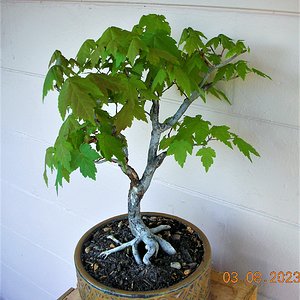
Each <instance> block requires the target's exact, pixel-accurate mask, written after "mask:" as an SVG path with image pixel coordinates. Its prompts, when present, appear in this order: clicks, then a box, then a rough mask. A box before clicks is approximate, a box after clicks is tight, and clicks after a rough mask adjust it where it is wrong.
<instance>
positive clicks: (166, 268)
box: [82, 216, 204, 291]
mask: <svg viewBox="0 0 300 300" xmlns="http://www.w3.org/2000/svg"><path fill="white" fill-rule="evenodd" d="M143 221H144V222H145V224H146V225H147V226H149V228H152V227H156V226H158V225H161V224H164V225H170V226H171V229H170V230H167V231H161V232H160V233H158V234H159V235H160V236H161V237H162V238H164V239H165V240H167V241H168V242H170V243H171V244H172V246H173V247H174V248H175V249H176V251H177V253H176V254H175V255H172V256H170V255H167V254H166V253H164V252H163V250H161V249H160V250H159V252H158V255H157V257H154V256H153V257H152V258H151V263H152V264H151V265H149V266H146V265H137V264H136V262H135V260H134V258H133V256H132V252H131V247H129V248H127V249H125V250H122V251H120V252H117V253H113V254H111V255H109V256H108V257H107V258H106V259H102V258H99V254H100V253H101V252H102V251H104V250H107V249H110V248H114V247H117V246H118V245H117V244H116V243H114V242H113V241H112V240H110V239H107V236H108V235H113V236H114V237H115V238H117V239H118V240H119V241H121V242H122V243H125V242H128V241H130V240H132V239H133V238H134V237H133V235H132V234H131V232H130V229H129V227H128V220H127V219H126V220H122V221H116V222H114V223H110V224H107V225H106V226H104V227H102V228H98V229H97V231H96V232H94V234H93V235H92V236H91V238H90V240H89V241H87V242H85V243H84V245H83V249H82V262H83V265H84V268H85V269H86V271H87V272H88V273H89V274H90V275H91V276H92V277H93V278H95V279H96V280H97V281H99V282H100V283H102V284H104V285H106V286H109V287H113V288H117V289H121V290H127V291H149V290H157V289H161V288H166V287H169V286H171V285H173V284H175V283H177V282H179V281H181V280H183V279H185V278H186V277H188V276H189V275H190V274H192V273H193V272H194V271H195V269H196V268H197V267H198V266H199V264H200V263H201V261H202V257H203V254H204V251H203V245H202V241H201V240H200V239H199V237H198V235H197V234H196V233H195V232H194V231H193V229H192V228H190V227H186V226H185V225H184V224H182V223H180V222H178V221H176V220H174V219H170V218H166V217H151V216H143ZM139 253H140V255H141V257H143V255H144V254H145V253H146V250H145V249H144V244H143V243H141V244H140V247H139ZM179 264H180V265H179ZM175 267H177V268H179V267H180V269H177V268H175Z"/></svg>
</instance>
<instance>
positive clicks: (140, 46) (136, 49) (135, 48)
mask: <svg viewBox="0 0 300 300" xmlns="http://www.w3.org/2000/svg"><path fill="white" fill-rule="evenodd" d="M141 50H144V51H147V46H146V45H145V44H144V42H143V41H142V40H141V39H140V38H138V37H134V38H133V39H132V41H131V43H130V46H129V48H128V52H127V57H128V60H129V62H130V63H131V64H132V65H133V63H134V61H135V58H136V57H137V56H138V55H139V53H140V51H141Z"/></svg>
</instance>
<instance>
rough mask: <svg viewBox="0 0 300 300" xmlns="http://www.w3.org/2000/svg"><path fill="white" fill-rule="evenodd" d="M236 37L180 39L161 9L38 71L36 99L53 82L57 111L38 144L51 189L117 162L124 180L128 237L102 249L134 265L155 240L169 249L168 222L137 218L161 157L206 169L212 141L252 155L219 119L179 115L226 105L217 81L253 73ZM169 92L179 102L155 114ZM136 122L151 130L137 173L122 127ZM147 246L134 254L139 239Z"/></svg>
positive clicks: (191, 33)
mask: <svg viewBox="0 0 300 300" xmlns="http://www.w3.org/2000/svg"><path fill="white" fill-rule="evenodd" d="M249 51H250V50H249V48H248V47H247V46H246V45H245V44H244V42H243V41H242V40H238V41H234V40H232V39H231V38H229V37H227V36H226V35H224V34H219V35H218V36H216V37H213V38H211V39H207V38H206V36H205V35H204V34H203V33H202V32H200V31H197V30H194V29H193V28H190V27H189V28H186V29H184V30H183V32H182V35H181V38H180V40H179V42H176V41H175V40H174V39H173V38H172V37H171V28H170V26H169V24H168V22H167V21H166V19H165V17H164V16H162V15H155V14H150V15H147V16H142V18H141V19H140V21H139V23H138V24H137V25H135V26H134V27H133V28H132V30H131V31H128V30H124V29H121V28H117V27H110V28H108V29H107V30H106V31H105V32H104V33H103V34H102V36H101V37H100V38H99V39H98V40H97V41H94V40H92V39H88V40H86V41H85V42H84V43H83V44H82V46H81V47H80V49H79V51H78V53H77V56H76V58H75V59H74V58H71V59H67V58H66V57H64V56H63V55H62V53H61V52H60V51H58V50H56V51H55V52H54V54H53V56H52V57H51V60H50V64H49V71H48V73H47V75H46V78H45V82H44V87H43V98H44V97H45V96H46V95H47V94H48V92H49V91H50V90H54V89H56V90H57V91H58V93H59V95H58V109H59V112H60V115H61V117H62V120H63V123H62V125H61V128H60V130H59V133H58V137H57V139H56V141H55V144H54V146H53V147H49V148H48V149H47V150H46V157H45V172H44V179H45V181H46V183H47V184H48V178H47V173H46V171H47V170H46V169H47V168H50V170H51V171H54V170H55V171H56V181H55V186H56V189H57V190H58V188H59V187H60V186H62V183H63V180H65V181H67V182H69V181H70V174H71V173H72V172H74V171H75V170H77V169H79V170H80V172H81V174H82V175H83V176H84V177H89V178H91V179H93V180H95V179H96V173H97V168H96V164H102V163H104V162H111V163H114V164H117V165H118V166H119V167H120V168H121V170H122V171H123V173H124V174H125V175H126V176H127V177H128V178H129V180H130V188H129V193H128V220H129V226H130V229H131V232H132V234H133V235H134V237H135V238H134V239H133V240H132V241H129V242H127V243H124V244H121V245H120V246H118V247H116V248H113V249H110V250H107V251H104V252H102V254H101V255H102V257H107V256H108V255H110V254H111V253H113V252H116V251H121V250H123V249H125V248H126V247H132V253H133V256H134V258H135V261H136V262H137V263H138V264H141V263H144V264H150V258H151V257H152V256H153V255H155V254H156V253H157V251H158V249H159V246H160V247H161V248H162V249H163V250H164V251H165V252H166V253H167V254H170V255H172V254H174V253H176V251H175V249H174V248H173V247H172V245H171V244H170V243H169V242H167V241H165V240H164V239H162V238H161V237H160V236H158V235H156V233H158V232H159V231H161V230H165V229H169V226H168V225H160V226H158V227H156V228H151V229H150V228H148V227H147V226H146V225H145V224H144V222H143V220H142V217H141V210H140V204H141V200H142V199H143V196H144V194H145V193H146V191H147V190H148V188H149V186H150V183H151V180H152V178H153V175H154V173H155V171H156V170H157V168H159V167H160V166H161V164H162V163H163V162H164V160H165V159H166V157H167V156H172V157H174V159H175V160H176V161H177V162H178V164H179V165H180V166H181V167H183V166H184V163H185V161H186V158H187V156H188V155H192V154H193V153H194V154H196V156H198V157H199V158H200V160H201V162H202V164H203V167H204V168H205V170H206V171H208V169H209V168H210V166H211V165H212V164H213V162H214V159H215V157H216V152H215V150H214V149H213V148H212V147H211V145H210V142H211V141H219V142H221V143H223V144H224V145H225V146H227V147H229V148H231V149H233V148H234V147H236V148H237V149H238V150H239V151H240V152H241V153H242V154H243V155H245V156H246V157H247V158H248V159H249V160H250V161H251V157H252V155H254V156H259V154H258V152H257V151H256V150H255V149H254V148H253V147H252V146H251V145H250V144H248V143H247V142H246V141H245V140H243V139H242V138H241V137H239V136H238V135H237V134H235V133H233V132H232V131H230V128H229V127H228V126H225V125H223V126H217V125H213V124H211V123H210V122H209V121H207V120H205V119H203V117H202V116H201V115H196V116H188V115H185V113H186V111H187V109H188V108H189V106H190V105H191V104H192V103H193V102H194V101H195V100H197V99H198V98H199V99H200V100H202V101H204V102H206V99H207V96H208V95H212V96H214V97H216V98H218V99H219V100H222V101H225V102H228V103H230V100H229V99H228V98H227V96H226V95H225V93H224V91H223V90H222V88H221V86H223V85H220V83H224V82H225V83H226V82H228V81H231V80H234V79H237V78H241V79H242V80H245V78H246V77H247V75H248V74H250V73H255V74H257V75H259V76H262V77H268V76H267V75H266V74H264V73H262V72H261V71H259V70H257V69H255V68H252V67H250V66H249V65H248V63H247V61H245V60H243V59H241V58H240V57H241V56H242V55H243V54H244V53H246V52H249ZM171 88H172V89H177V90H178V93H179V95H180V96H181V97H182V101H181V102H180V105H179V107H178V109H177V111H176V112H175V113H174V114H173V115H170V116H169V117H168V118H167V119H165V120H161V118H160V104H161V102H162V101H163V96H164V93H165V92H166V91H167V90H169V89H171ZM134 120H139V121H143V122H148V123H149V124H150V126H151V127H152V131H151V136H150V141H149V150H148V158H147V164H146V166H145V170H144V172H143V174H142V175H139V174H138V173H137V172H136V170H135V169H134V167H133V166H131V165H130V163H129V151H128V146H127V141H126V137H125V135H124V131H125V129H127V128H129V127H131V125H132V123H133V121H134ZM141 242H143V243H144V244H145V248H146V250H147V252H146V254H145V255H144V256H143V257H141V256H140V254H139V252H138V244H139V243H141Z"/></svg>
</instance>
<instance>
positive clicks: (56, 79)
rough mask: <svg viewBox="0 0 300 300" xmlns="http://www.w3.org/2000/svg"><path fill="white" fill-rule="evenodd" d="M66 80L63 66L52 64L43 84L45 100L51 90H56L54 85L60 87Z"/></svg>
mask: <svg viewBox="0 0 300 300" xmlns="http://www.w3.org/2000/svg"><path fill="white" fill-rule="evenodd" d="M63 82H64V76H63V70H62V67H61V66H58V65H54V66H52V67H51V68H50V69H49V71H48V72H47V75H46V77H45V81H44V86H43V100H44V98H45V97H46V96H47V94H48V92H49V91H53V90H54V86H55V85H57V87H58V88H60V87H61V86H62V84H63Z"/></svg>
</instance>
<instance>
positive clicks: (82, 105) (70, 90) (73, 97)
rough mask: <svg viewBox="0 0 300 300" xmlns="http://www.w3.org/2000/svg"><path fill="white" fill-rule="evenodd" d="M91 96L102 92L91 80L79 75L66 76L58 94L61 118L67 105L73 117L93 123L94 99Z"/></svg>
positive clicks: (100, 94) (64, 114) (96, 95)
mask: <svg viewBox="0 0 300 300" xmlns="http://www.w3.org/2000/svg"><path fill="white" fill-rule="evenodd" d="M92 96H94V97H100V96H103V94H102V93H101V92H100V90H99V88H98V87H97V85H95V84H94V83H93V82H92V81H91V80H89V79H88V78H81V77H79V76H75V77H71V78H68V79H67V80H66V81H65V83H64V85H63V86H62V89H61V91H60V94H59V96H58V108H59V112H60V114H61V117H62V119H64V118H65V116H66V112H67V109H68V107H71V108H72V112H73V114H74V116H75V117H77V118H80V119H84V120H88V121H90V122H92V123H94V122H95V121H94V109H95V107H96V101H95V100H94V99H93V97H92Z"/></svg>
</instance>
